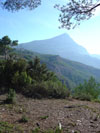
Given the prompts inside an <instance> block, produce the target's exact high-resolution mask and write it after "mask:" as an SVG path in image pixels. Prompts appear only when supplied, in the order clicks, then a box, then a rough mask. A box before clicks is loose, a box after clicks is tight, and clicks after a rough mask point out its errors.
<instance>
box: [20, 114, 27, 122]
mask: <svg viewBox="0 0 100 133" xmlns="http://www.w3.org/2000/svg"><path fill="white" fill-rule="evenodd" d="M19 122H21V123H26V122H28V118H27V117H26V115H23V116H22V118H21V119H20V121H19Z"/></svg>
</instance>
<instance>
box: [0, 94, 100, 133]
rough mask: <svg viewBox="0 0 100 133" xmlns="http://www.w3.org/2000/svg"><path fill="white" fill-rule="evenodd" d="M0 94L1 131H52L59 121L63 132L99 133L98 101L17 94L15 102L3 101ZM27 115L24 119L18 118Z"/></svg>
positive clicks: (23, 132) (99, 105)
mask: <svg viewBox="0 0 100 133" xmlns="http://www.w3.org/2000/svg"><path fill="white" fill-rule="evenodd" d="M5 98H6V97H5V95H2V96H0V110H1V111H0V115H1V117H0V132H1V133H61V132H55V130H56V128H57V127H58V124H59V122H60V123H61V125H62V130H63V133H99V132H100V126H99V124H100V104H99V103H95V102H87V101H78V100H74V99H70V100H67V99H58V100H55V99H51V100H50V99H42V100H36V99H28V98H25V97H23V96H21V95H17V103H16V104H14V105H12V104H9V105H8V104H4V103H3V101H4V100H5ZM23 116H24V118H27V121H26V122H22V121H21V119H22V117H23Z"/></svg>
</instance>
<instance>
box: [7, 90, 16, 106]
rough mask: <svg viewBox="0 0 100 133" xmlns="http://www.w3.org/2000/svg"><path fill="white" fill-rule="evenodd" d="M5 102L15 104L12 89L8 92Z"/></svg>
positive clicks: (14, 94)
mask: <svg viewBox="0 0 100 133" xmlns="http://www.w3.org/2000/svg"><path fill="white" fill-rule="evenodd" d="M5 102H6V103H8V104H14V103H15V102H16V93H15V90H14V89H10V90H9V92H8V96H7V99H6V101H5Z"/></svg>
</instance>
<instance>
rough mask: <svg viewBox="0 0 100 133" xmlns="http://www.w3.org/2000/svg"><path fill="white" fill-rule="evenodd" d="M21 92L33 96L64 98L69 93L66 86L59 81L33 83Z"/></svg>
mask: <svg viewBox="0 0 100 133" xmlns="http://www.w3.org/2000/svg"><path fill="white" fill-rule="evenodd" d="M23 92H24V94H25V95H26V96H28V97H33V98H66V97H69V95H70V93H69V91H68V89H67V88H66V86H65V85H63V84H62V83H61V82H60V81H57V82H53V81H45V82H41V83H35V84H33V85H31V86H28V88H27V89H24V91H23Z"/></svg>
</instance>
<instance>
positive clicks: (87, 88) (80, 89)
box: [73, 77, 100, 101]
mask: <svg viewBox="0 0 100 133" xmlns="http://www.w3.org/2000/svg"><path fill="white" fill-rule="evenodd" d="M73 96H74V98H77V99H80V100H88V101H91V100H94V99H98V98H99V96H100V84H98V83H96V82H95V79H94V78H93V77H90V79H89V80H88V81H84V84H80V85H79V86H77V87H76V88H75V89H74V95H73Z"/></svg>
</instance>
